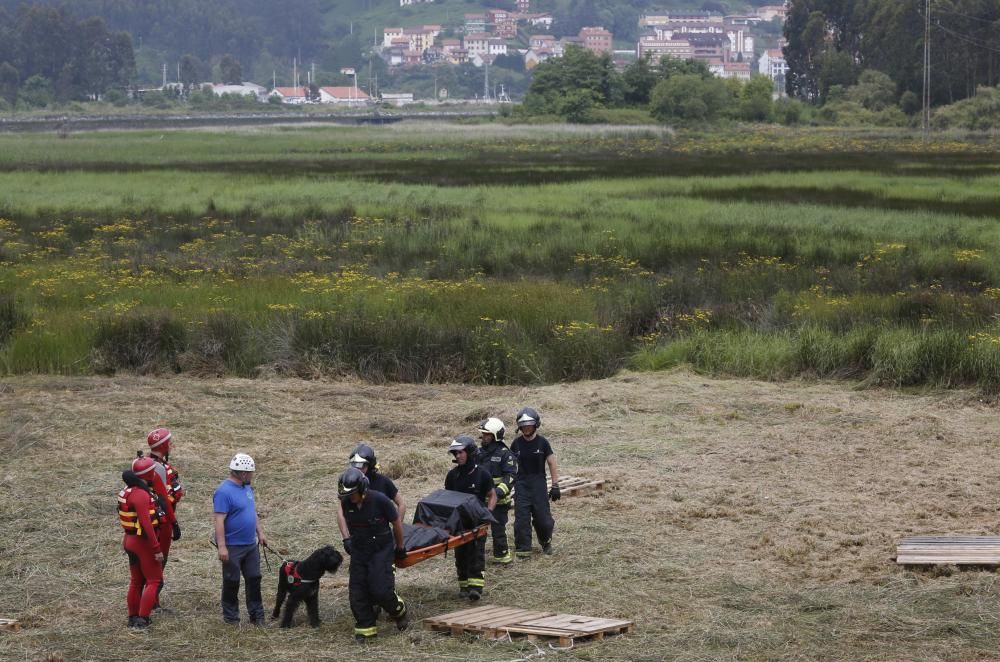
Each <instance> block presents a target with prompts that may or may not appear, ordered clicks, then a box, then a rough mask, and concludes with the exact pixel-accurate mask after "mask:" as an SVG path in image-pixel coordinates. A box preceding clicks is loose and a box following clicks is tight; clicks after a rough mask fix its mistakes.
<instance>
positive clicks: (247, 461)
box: [229, 453, 257, 471]
mask: <svg viewBox="0 0 1000 662" xmlns="http://www.w3.org/2000/svg"><path fill="white" fill-rule="evenodd" d="M229 469H230V471H256V470H257V465H255V464H254V462H253V458H252V457H250V456H249V455H247V454H246V453H237V454H236V455H234V456H233V459H232V460H231V461H230V462H229Z"/></svg>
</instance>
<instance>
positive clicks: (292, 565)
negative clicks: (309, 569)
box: [281, 561, 316, 588]
mask: <svg viewBox="0 0 1000 662" xmlns="http://www.w3.org/2000/svg"><path fill="white" fill-rule="evenodd" d="M281 576H282V577H284V578H285V582H286V583H287V584H288V587H289V588H298V587H299V586H300V585H302V584H309V583H312V582H314V581H316V580H315V579H303V578H302V575H300V574H299V564H298V562H296V561H285V562H284V563H282V564H281Z"/></svg>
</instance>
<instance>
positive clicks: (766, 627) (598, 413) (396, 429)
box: [0, 371, 1000, 662]
mask: <svg viewBox="0 0 1000 662" xmlns="http://www.w3.org/2000/svg"><path fill="white" fill-rule="evenodd" d="M3 381H4V384H3V389H2V391H0V411H2V412H3V414H4V415H3V417H2V418H0V467H3V470H2V472H0V485H2V486H3V489H4V490H5V492H7V493H9V494H11V495H34V496H35V498H11V499H5V501H4V506H3V508H0V530H2V531H3V535H2V536H0V613H2V614H3V615H4V617H5V618H17V619H19V620H20V622H21V624H22V629H21V631H20V632H19V633H9V632H8V633H4V635H3V636H0V659H4V660H39V659H60V657H62V658H65V659H66V660H97V659H99V660H134V659H136V658H137V656H138V653H137V651H138V650H139V648H140V647H141V649H142V651H149V652H151V653H152V654H153V655H157V656H164V657H169V658H170V659H176V660H181V659H192V658H196V659H204V660H218V659H229V658H232V657H233V654H234V651H238V653H239V657H240V659H242V660H247V661H250V662H257V661H261V662H263V661H265V660H274V659H286V658H290V657H291V658H295V657H298V658H302V659H310V660H339V659H343V658H344V657H345V655H347V654H348V652H349V651H352V650H354V649H353V648H352V646H354V644H353V643H352V641H351V636H352V628H353V620H352V617H351V613H350V609H349V607H348V599H347V588H346V584H347V568H346V566H345V567H343V568H341V570H340V571H339V572H338V573H337V574H336V575H334V576H332V577H324V578H323V580H322V588H321V591H320V600H319V612H320V617H321V618H322V620H323V624H322V625H321V626H320V628H319V629H317V630H313V629H312V628H310V627H308V625H307V624H306V621H305V614H304V613H303V612H302V610H300V612H299V614H298V615H297V619H296V627H295V628H294V629H292V630H277V629H270V628H269V629H263V630H257V629H250V628H248V627H244V628H241V629H232V628H229V627H227V626H225V625H223V624H222V619H221V614H220V612H219V591H220V584H221V576H220V571H219V566H218V561H217V560H216V558H215V554H214V550H213V548H212V547H211V545H210V544H209V530H210V528H211V498H210V497H211V494H212V491H213V490H214V489H215V487H216V486H217V485H218V484H219V482H220V481H221V480H223V478H224V477H225V467H226V465H227V463H228V461H229V458H230V457H231V456H232V454H233V453H234V452H236V451H245V452H249V453H251V454H252V455H253V456H254V458H255V460H256V462H257V468H258V474H257V476H256V478H255V479H254V487H255V489H256V491H257V504H258V508H259V509H260V511H261V513H262V523H263V526H264V529H265V531H266V532H267V535H268V537H269V539H270V541H271V544H272V545H273V546H274V547H275V548H277V549H278V550H280V551H281V553H282V554H283V555H285V556H287V557H289V558H303V557H304V556H306V555H307V554H308V553H309V552H311V551H312V550H313V549H316V548H317V547H319V546H320V545H324V544H333V545H335V546H337V547H338V549H339V548H340V547H341V543H340V535H339V533H338V532H337V529H336V521H335V515H334V512H333V510H332V500H333V499H335V498H336V497H335V491H336V485H335V483H334V482H332V481H331V478H330V477H331V475H336V472H337V471H339V470H340V468H341V467H342V466H343V462H344V460H345V458H346V457H347V455H348V453H349V451H350V449H351V448H352V447H353V446H354V444H355V443H357V441H358V440H360V439H366V440H369V441H371V442H372V443H373V444H374V445H375V448H376V450H377V452H378V456H379V458H380V462H381V464H382V466H383V469H384V470H385V471H386V472H388V473H389V474H390V475H391V476H392V477H393V478H394V479H395V480H396V482H397V484H398V485H399V488H400V490H401V493H402V494H403V496H404V497H405V498H406V500H407V502H408V504H409V512H410V513H412V511H413V507H414V504H415V503H416V501H417V500H418V499H419V498H421V497H422V496H424V495H426V494H429V493H430V492H431V491H433V490H435V489H438V488H440V486H441V484H442V482H443V480H444V474H445V472H446V471H447V470H448V469H449V468H450V467H451V466H453V465H451V463H450V458H449V456H448V454H447V452H446V450H445V449H446V448H447V446H448V443H449V439H450V438H452V437H453V436H454V435H456V434H460V433H464V432H471V431H472V430H473V429H474V427H475V425H476V422H478V421H479V420H481V418H482V417H483V416H485V415H487V414H493V415H498V416H501V417H502V418H503V419H504V420H505V421H507V422H508V424H509V423H510V421H511V420H512V416H513V415H514V413H515V412H516V411H517V410H518V409H519V408H520V407H522V406H524V405H533V406H536V407H538V408H539V410H540V411H541V414H542V416H543V417H544V428H543V430H545V433H546V435H547V436H548V438H549V439H550V440H551V441H552V444H553V446H554V448H555V452H556V454H557V456H558V461H559V467H560V469H561V471H562V473H563V474H564V475H577V476H590V477H594V478H605V479H608V480H609V481H610V487H609V489H608V490H607V491H606V492H605V493H603V494H601V495H591V496H564V497H563V498H562V500H561V501H559V502H558V503H556V504H554V505H553V513H554V517H555V519H556V533H555V539H554V544H555V547H556V556H554V557H547V556H543V555H541V554H540V553H538V554H536V556H535V557H534V558H532V560H530V561H527V562H519V563H518V564H517V565H514V566H510V567H499V568H498V567H496V566H494V565H489V566H488V567H487V570H486V593H485V598H484V600H483V604H484V605H488V606H499V607H519V608H524V609H532V610H540V611H551V612H558V613H569V614H582V615H588V616H596V617H607V618H625V619H629V620H633V621H634V622H635V624H636V629H635V632H634V633H633V634H631V635H628V636H625V637H623V638H611V637H609V638H607V639H605V640H604V641H600V642H591V643H577V644H576V645H575V646H574V647H573V649H572V650H569V651H558V652H557V651H555V650H553V649H551V648H549V646H548V644H549V643H553V646H554V647H558V643H557V642H548V641H543V642H538V648H536V647H535V644H533V643H531V642H528V641H526V640H524V639H516V638H515V639H514V640H513V641H506V640H504V641H489V640H486V639H480V638H478V637H469V636H450V635H447V634H438V633H433V632H429V631H424V630H422V629H421V628H420V627H419V626H416V627H414V628H413V629H412V630H411V631H410V632H407V633H406V634H404V635H399V634H397V633H396V632H395V629H394V627H393V626H392V623H391V622H390V621H387V620H385V619H382V620H380V623H379V625H380V634H379V640H378V642H377V643H376V644H374V645H373V646H371V647H369V648H368V649H366V650H364V651H363V654H365V655H370V656H372V657H373V658H377V659H380V660H459V659H460V660H475V661H483V662H485V661H487V660H490V661H495V660H515V659H519V658H527V657H529V656H534V657H532V658H531V659H536V660H537V659H542V660H551V659H558V660H591V661H597V660H623V661H624V660H629V661H632V660H648V661H650V662H653V661H659V660H719V659H751V660H784V659H788V660H801V659H809V660H820V659H828V660H889V659H891V660H911V659H920V660H969V659H990V658H991V657H992V656H993V655H994V653H993V651H994V649H995V645H996V644H995V642H996V641H997V637H998V636H1000V613H998V611H997V609H996V601H997V599H998V587H997V581H996V573H995V572H993V571H991V570H983V569H977V568H972V569H968V570H963V571H959V570H958V569H956V568H954V567H939V568H936V569H933V570H928V569H919V568H902V567H897V566H896V565H895V564H894V563H893V561H892V557H893V554H894V550H895V545H896V542H897V541H898V540H899V539H900V538H902V537H903V536H907V535H931V534H946V533H953V534H979V535H995V534H996V526H997V524H996V509H995V507H993V506H992V505H991V501H992V499H993V498H994V494H995V486H994V483H995V481H994V480H993V479H992V478H993V476H995V475H997V473H998V472H1000V454H998V453H997V452H996V447H997V441H996V436H997V435H996V409H995V407H993V406H991V405H989V404H984V403H982V401H981V399H980V398H979V397H978V395H977V394H975V393H972V392H969V391H954V392H949V393H944V394H942V393H936V394H922V395H913V394H907V393H900V392H898V391H891V390H885V391H883V390H878V389H874V390H869V391H865V392H858V391H857V390H855V389H853V388H850V387H848V386H843V385H839V384H833V383H818V384H816V383H813V384H802V383H762V382H753V381H749V380H737V379H728V380H714V379H711V378H706V377H703V376H698V375H691V374H688V373H686V372H685V371H672V372H659V373H649V374H634V373H630V374H623V375H621V376H620V377H615V378H611V379H607V380H602V381H600V382H579V383H574V384H554V385H548V386H540V387H535V386H531V387H527V388H525V387H520V386H516V387H496V386H471V385H466V384H451V385H433V384H431V385H428V384H415V385H409V384H393V385H380V386H376V385H371V384H366V383H362V382H359V381H351V380H338V381H335V382H334V381H326V380H316V381H309V382H305V381H303V380H298V379H290V380H281V379H269V380H242V379H224V380H215V379H213V380H204V379H188V378H185V377H175V378H158V379H146V378H139V377H133V376H116V377H113V378H101V379H94V378H89V377H52V376H44V377H7V378H5V379H4V380H3ZM161 424H165V425H168V426H169V427H170V428H171V430H172V431H173V434H174V443H175V447H174V449H173V450H172V452H171V459H172V460H173V461H174V462H175V464H176V466H177V468H178V470H179V471H180V475H181V479H182V481H183V484H184V486H185V488H186V493H187V496H186V497H185V499H184V501H182V502H181V504H180V507H179V508H178V513H179V517H180V519H181V523H182V527H183V537H182V538H181V540H179V541H178V542H176V543H174V545H173V547H172V549H171V558H170V563H169V564H168V565H167V570H166V588H165V590H164V594H163V600H164V604H166V605H168V606H170V607H172V608H174V609H176V613H175V614H172V615H163V616H158V617H155V619H154V623H153V630H152V632H151V634H150V636H149V637H148V638H147V637H140V638H139V640H138V641H137V639H136V636H135V635H134V634H130V633H129V632H128V631H127V630H126V628H125V622H126V610H125V589H126V585H127V583H128V565H127V560H126V557H125V555H124V553H123V552H122V550H121V536H122V533H121V527H120V526H119V525H118V522H117V518H116V516H115V514H114V503H115V501H114V497H115V494H116V493H117V490H118V489H119V488H120V481H119V478H118V475H119V473H120V471H121V469H122V468H123V466H125V464H126V463H127V462H128V461H129V458H130V457H131V456H132V455H133V453H134V450H135V449H136V448H138V447H139V446H144V445H145V434H146V433H147V432H148V431H149V429H151V428H152V427H154V426H156V425H161ZM248 430H249V431H252V434H249V435H248V434H247V431H248ZM68 457H72V458H73V459H72V461H69V462H61V461H54V458H68ZM39 497H43V498H39ZM408 518H409V516H408ZM66 523H73V524H72V525H70V524H66ZM508 532H509V529H508ZM536 544H537V543H536ZM487 547H489V543H487ZM487 553H489V551H488V552H487ZM263 570H264V571H265V573H266V575H265V580H264V583H263V590H264V600H265V603H266V604H267V606H268V607H270V606H271V605H272V604H273V599H274V592H275V582H276V581H277V579H276V576H275V575H276V574H277V571H278V567H277V563H276V562H275V557H274V556H273V555H272V556H271V568H270V570H268V569H267V567H266V566H265V567H264V568H263ZM396 582H397V587H398V590H399V594H400V596H401V597H402V598H403V599H404V600H405V601H406V602H407V604H408V607H409V608H410V610H411V614H412V617H413V618H414V620H415V621H416V620H417V619H422V618H425V617H430V616H435V615H440V614H445V613H448V612H451V611H455V610H458V609H462V608H467V607H468V606H469V603H468V601H467V600H466V601H460V600H459V599H458V598H457V596H456V593H457V586H456V581H455V569H454V562H453V559H452V555H451V554H449V555H448V556H447V557H443V556H442V557H436V558H433V559H430V560H427V561H425V562H423V563H420V564H418V565H416V566H413V567H411V568H406V569H403V570H399V571H398V572H397V573H396ZM244 618H245V616H244ZM540 651H541V652H544V653H545V655H544V656H540V655H538V653H539V652H540ZM50 656H51V657H50Z"/></svg>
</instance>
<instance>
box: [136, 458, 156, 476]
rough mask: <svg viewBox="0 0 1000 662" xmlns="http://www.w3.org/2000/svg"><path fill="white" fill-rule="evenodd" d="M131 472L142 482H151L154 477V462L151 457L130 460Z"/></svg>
mask: <svg viewBox="0 0 1000 662" xmlns="http://www.w3.org/2000/svg"><path fill="white" fill-rule="evenodd" d="M132 472H133V473H134V474H135V475H137V476H138V477H139V478H142V479H143V480H153V476H155V475H156V460H154V459H153V458H151V457H137V458H135V459H134V460H132Z"/></svg>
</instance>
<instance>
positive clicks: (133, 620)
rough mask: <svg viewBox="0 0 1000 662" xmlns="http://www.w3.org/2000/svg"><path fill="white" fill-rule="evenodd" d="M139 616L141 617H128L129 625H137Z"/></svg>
mask: <svg viewBox="0 0 1000 662" xmlns="http://www.w3.org/2000/svg"><path fill="white" fill-rule="evenodd" d="M137 618H139V617H138V616H129V617H128V627H133V626H134V625H135V619H137Z"/></svg>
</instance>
